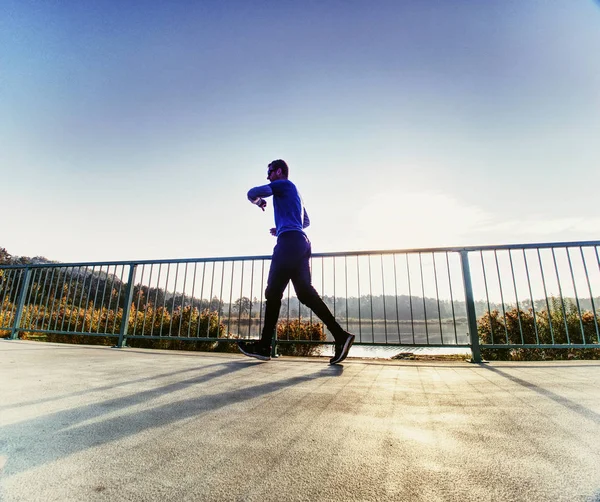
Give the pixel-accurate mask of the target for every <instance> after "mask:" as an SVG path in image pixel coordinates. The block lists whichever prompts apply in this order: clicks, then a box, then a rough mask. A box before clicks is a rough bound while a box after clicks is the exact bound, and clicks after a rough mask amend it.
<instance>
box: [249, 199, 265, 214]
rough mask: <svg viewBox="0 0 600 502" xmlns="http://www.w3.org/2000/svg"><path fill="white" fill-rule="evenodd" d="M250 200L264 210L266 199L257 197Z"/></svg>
mask: <svg viewBox="0 0 600 502" xmlns="http://www.w3.org/2000/svg"><path fill="white" fill-rule="evenodd" d="M250 202H252V204H256V205H257V206H258V207H260V208H261V209H262V210H263V211H264V210H265V207H267V201H266V200H265V199H263V198H262V197H257V198H256V199H254V200H252V201H250Z"/></svg>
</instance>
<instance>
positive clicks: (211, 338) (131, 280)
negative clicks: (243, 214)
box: [0, 241, 600, 362]
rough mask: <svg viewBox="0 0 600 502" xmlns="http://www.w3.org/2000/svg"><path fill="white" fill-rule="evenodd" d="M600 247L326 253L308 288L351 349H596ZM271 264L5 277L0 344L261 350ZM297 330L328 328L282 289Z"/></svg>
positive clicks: (84, 268) (147, 265)
mask: <svg viewBox="0 0 600 502" xmlns="http://www.w3.org/2000/svg"><path fill="white" fill-rule="evenodd" d="M598 246H600V242H599V241H587V242H571V243H551V244H527V245H507V246H485V247H468V248H433V249H414V250H395V251H361V252H348V253H318V254H314V255H313V258H312V262H311V267H312V277H313V285H314V286H315V288H316V289H317V291H319V293H320V294H321V296H322V297H323V299H324V301H325V303H327V304H328V306H329V307H330V309H331V310H332V312H333V313H334V315H335V317H336V318H337V319H338V321H339V322H340V324H342V326H344V327H345V328H346V329H347V330H348V331H351V332H353V333H355V334H356V335H357V337H356V342H355V343H357V344H363V345H374V346H411V347H455V348H458V347H463V348H470V349H471V351H472V360H473V361H476V362H479V361H481V360H482V357H481V349H487V350H490V349H492V350H495V349H515V348H598V347H600V345H598V339H599V325H598V312H597V311H596V305H597V304H598V303H599V302H600V298H599V297H598V295H600V260H599V259H598ZM269 264H270V256H250V257H232V258H205V259H183V260H157V261H147V260H145V261H126V262H125V261H124V262H108V263H74V264H35V265H21V266H17V265H13V266H1V267H0V302H1V303H0V334H2V335H4V336H8V337H10V338H12V339H15V338H17V337H18V336H19V333H28V334H29V335H31V334H39V335H46V336H56V335H62V336H78V335H85V336H99V337H108V338H112V339H114V340H115V341H116V346H118V347H122V346H124V345H125V344H126V341H127V339H168V340H187V341H193V342H211V343H215V342H232V341H236V340H239V339H250V338H257V337H258V336H259V333H260V328H261V325H262V319H263V315H264V297H263V292H264V289H265V287H266V277H267V274H268V268H269ZM294 322H297V324H296V326H300V327H301V328H302V326H304V327H306V326H313V325H315V324H317V325H318V323H319V322H320V321H319V319H317V318H315V317H313V314H312V312H311V311H310V310H308V309H307V308H306V307H305V306H303V305H302V304H301V303H300V302H299V301H298V299H297V298H296V296H295V295H294V294H293V288H291V287H288V289H287V290H286V292H285V293H284V300H283V304H282V309H281V317H280V323H283V324H286V323H287V324H288V325H289V324H290V323H294ZM300 331H301V333H302V330H300ZM308 331H310V330H306V332H308ZM288 333H289V331H288ZM274 342H275V344H281V343H284V344H285V343H292V342H294V343H323V342H325V343H331V342H332V338H331V336H330V334H327V337H326V339H325V340H323V339H320V340H319V341H318V342H315V341H314V339H312V338H311V337H310V336H308V335H306V336H303V335H302V334H301V335H300V336H299V337H298V336H295V337H294V338H293V339H292V338H290V337H289V335H287V336H286V335H282V336H280V337H279V338H278V339H276V340H274Z"/></svg>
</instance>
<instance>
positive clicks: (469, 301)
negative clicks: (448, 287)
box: [460, 250, 482, 363]
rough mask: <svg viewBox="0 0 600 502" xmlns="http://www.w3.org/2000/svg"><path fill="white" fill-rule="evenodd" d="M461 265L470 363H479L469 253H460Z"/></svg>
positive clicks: (479, 352) (479, 356)
mask: <svg viewBox="0 0 600 502" xmlns="http://www.w3.org/2000/svg"><path fill="white" fill-rule="evenodd" d="M460 261H461V264H462V276H463V284H464V288H465V303H466V307H467V322H468V323H469V337H470V340H471V354H472V357H471V362H473V363H481V362H482V358H481V351H480V348H479V334H478V333H477V317H476V314H475V300H474V298H473V284H472V282H471V269H470V267H469V252H468V251H466V250H463V251H461V252H460Z"/></svg>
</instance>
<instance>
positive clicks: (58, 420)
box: [0, 361, 343, 476]
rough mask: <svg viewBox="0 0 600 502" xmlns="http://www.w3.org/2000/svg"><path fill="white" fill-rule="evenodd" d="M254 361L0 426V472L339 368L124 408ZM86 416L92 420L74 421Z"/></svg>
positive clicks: (337, 371) (246, 366)
mask: <svg viewBox="0 0 600 502" xmlns="http://www.w3.org/2000/svg"><path fill="white" fill-rule="evenodd" d="M255 365H261V363H259V362H255V361H230V362H226V363H223V364H220V365H218V366H221V367H220V368H219V369H216V370H214V371H212V372H210V373H206V374H203V375H198V376H195V377H193V378H189V379H186V380H182V381H178V382H175V383H170V384H167V385H164V386H161V387H157V388H153V389H150V390H146V391H142V392H139V393H136V394H131V395H127V396H123V397H118V398H114V399H108V400H106V401H102V402H99V403H94V404H90V405H83V406H78V407H75V408H70V409H67V410H64V411H59V412H56V413H52V414H50V415H44V416H42V417H38V418H34V419H31V420H29V421H25V422H19V423H16V424H11V425H7V426H4V427H0V438H12V439H11V441H10V443H9V442H8V441H7V440H2V439H0V451H2V452H3V455H4V456H5V459H6V464H5V466H4V469H2V470H0V474H2V475H3V476H10V475H14V474H18V473H20V472H25V471H27V470H29V469H32V468H34V467H37V466H41V465H44V464H47V463H49V462H53V461H55V460H58V459H60V458H63V457H67V456H69V455H72V454H75V453H78V452H81V451H84V450H86V449H88V448H92V447H95V446H98V445H101V444H105V443H109V442H112V441H117V440H120V439H123V438H126V437H128V436H133V435H135V434H137V433H139V432H142V431H145V430H148V429H152V428H158V427H162V426H164V425H167V424H169V423H173V422H176V421H180V420H183V419H186V418H191V417H195V416H198V415H200V414H203V413H207V412H211V411H214V410H218V409H220V408H223V407H226V406H229V405H232V404H235V403H240V402H244V401H248V400H251V399H254V398H257V397H261V396H264V395H266V394H270V393H273V392H277V391H279V390H281V389H284V388H287V387H293V386H295V385H298V384H302V383H305V382H309V381H312V380H316V379H319V378H322V377H332V376H339V375H341V374H342V373H343V366H341V365H334V366H327V367H325V368H323V369H321V370H320V371H316V372H314V373H310V374H308V375H302V376H295V377H289V378H285V379H283V380H277V381H273V382H267V383H263V384H259V385H254V386H251V387H242V388H239V389H236V390H231V391H227V392H222V393H216V394H210V395H203V394H200V395H198V396H197V397H193V398H189V399H180V400H178V401H173V402H169V403H166V404H162V405H160V406H155V407H153V408H148V409H145V410H142V411H135V413H127V412H126V411H125V410H126V409H127V408H129V407H131V406H134V405H137V404H140V403H143V402H147V401H149V400H151V399H154V398H159V397H164V395H166V394H169V393H171V392H176V391H179V390H183V389H186V388H189V387H191V386H195V385H199V384H203V383H206V382H208V381H210V380H213V379H215V378H219V377H224V376H231V375H232V374H234V373H236V372H238V371H240V370H245V369H249V368H251V367H252V366H255ZM204 389H205V388H204ZM204 389H203V390H202V393H203V392H204ZM115 411H117V412H119V411H120V412H121V416H118V417H115V416H114V413H115ZM107 413H110V414H111V417H108V418H105V419H103V420H98V417H101V416H102V415H104V414H107ZM89 420H94V421H93V423H88V424H83V425H77V424H82V423H84V422H86V421H89Z"/></svg>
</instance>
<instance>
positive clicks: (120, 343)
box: [115, 264, 137, 349]
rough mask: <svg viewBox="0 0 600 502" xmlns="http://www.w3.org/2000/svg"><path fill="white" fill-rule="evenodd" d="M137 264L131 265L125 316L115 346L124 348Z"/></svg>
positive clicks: (126, 293) (124, 310)
mask: <svg viewBox="0 0 600 502" xmlns="http://www.w3.org/2000/svg"><path fill="white" fill-rule="evenodd" d="M136 269H137V265H134V264H132V265H130V266H129V277H128V278H127V289H126V290H125V303H124V304H123V317H121V328H120V329H119V341H118V342H117V345H115V348H119V349H122V348H123V347H125V344H126V343H127V327H128V325H129V314H130V313H131V301H132V300H133V289H134V287H133V283H134V282H135V271H136Z"/></svg>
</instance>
